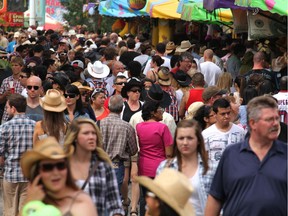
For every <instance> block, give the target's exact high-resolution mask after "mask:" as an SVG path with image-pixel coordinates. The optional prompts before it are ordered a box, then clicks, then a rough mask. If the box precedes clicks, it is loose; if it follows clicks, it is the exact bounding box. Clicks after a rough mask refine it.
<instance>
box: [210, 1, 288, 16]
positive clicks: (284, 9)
mask: <svg viewBox="0 0 288 216" xmlns="http://www.w3.org/2000/svg"><path fill="white" fill-rule="evenodd" d="M209 1H210V0H209ZM235 5H238V6H241V7H251V8H259V9H261V10H263V11H269V12H271V13H277V14H279V15H281V16H287V15H288V3H287V0H235Z"/></svg>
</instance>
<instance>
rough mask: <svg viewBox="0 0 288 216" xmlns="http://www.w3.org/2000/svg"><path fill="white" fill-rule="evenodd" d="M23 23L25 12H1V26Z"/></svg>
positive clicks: (13, 25) (14, 25)
mask: <svg viewBox="0 0 288 216" xmlns="http://www.w3.org/2000/svg"><path fill="white" fill-rule="evenodd" d="M23 25H24V13H23V12H7V13H5V14H0V26H5V27H6V26H12V27H22V26H23Z"/></svg>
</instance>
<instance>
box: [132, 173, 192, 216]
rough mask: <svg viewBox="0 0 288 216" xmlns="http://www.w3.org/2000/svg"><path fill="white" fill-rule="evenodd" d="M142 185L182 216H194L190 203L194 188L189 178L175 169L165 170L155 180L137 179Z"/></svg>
mask: <svg viewBox="0 0 288 216" xmlns="http://www.w3.org/2000/svg"><path fill="white" fill-rule="evenodd" d="M136 179H137V181H138V182H139V184H140V185H143V186H144V187H146V188H147V189H148V190H149V191H151V192H152V193H154V194H155V195H156V196H157V197H158V198H159V199H160V200H162V201H163V202H165V203H166V204H167V205H169V206H170V207H171V208H172V209H174V210H175V211H176V212H177V213H178V214H179V215H180V216H194V215H195V214H194V209H193V207H192V205H191V204H190V203H189V198H190V197H191V194H192V191H193V190H192V186H191V183H190V182H189V180H188V178H187V177H186V176H185V175H184V174H182V173H180V172H178V171H177V170H175V169H171V168H165V169H164V170H163V171H162V172H161V173H160V174H159V175H158V176H156V178H155V179H154V180H152V179H151V178H149V177H146V176H140V177H137V178H136Z"/></svg>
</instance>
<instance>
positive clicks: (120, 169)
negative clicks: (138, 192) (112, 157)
mask: <svg viewBox="0 0 288 216" xmlns="http://www.w3.org/2000/svg"><path fill="white" fill-rule="evenodd" d="M112 164H113V168H114V171H115V174H116V177H117V183H118V189H119V193H120V195H121V186H122V183H123V179H124V173H125V166H124V163H123V161H119V162H113V161H112Z"/></svg>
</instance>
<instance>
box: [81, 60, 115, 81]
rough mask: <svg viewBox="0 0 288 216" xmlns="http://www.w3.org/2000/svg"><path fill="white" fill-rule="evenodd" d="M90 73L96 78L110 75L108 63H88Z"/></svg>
mask: <svg viewBox="0 0 288 216" xmlns="http://www.w3.org/2000/svg"><path fill="white" fill-rule="evenodd" d="M87 70H88V73H89V74H90V75H91V76H92V77H94V78H98V79H100V78H105V77H107V76H108V75H109V73H110V69H109V67H108V66H107V65H105V64H102V62H101V61H95V62H94V64H92V63H90V62H89V63H88V66H87Z"/></svg>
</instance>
